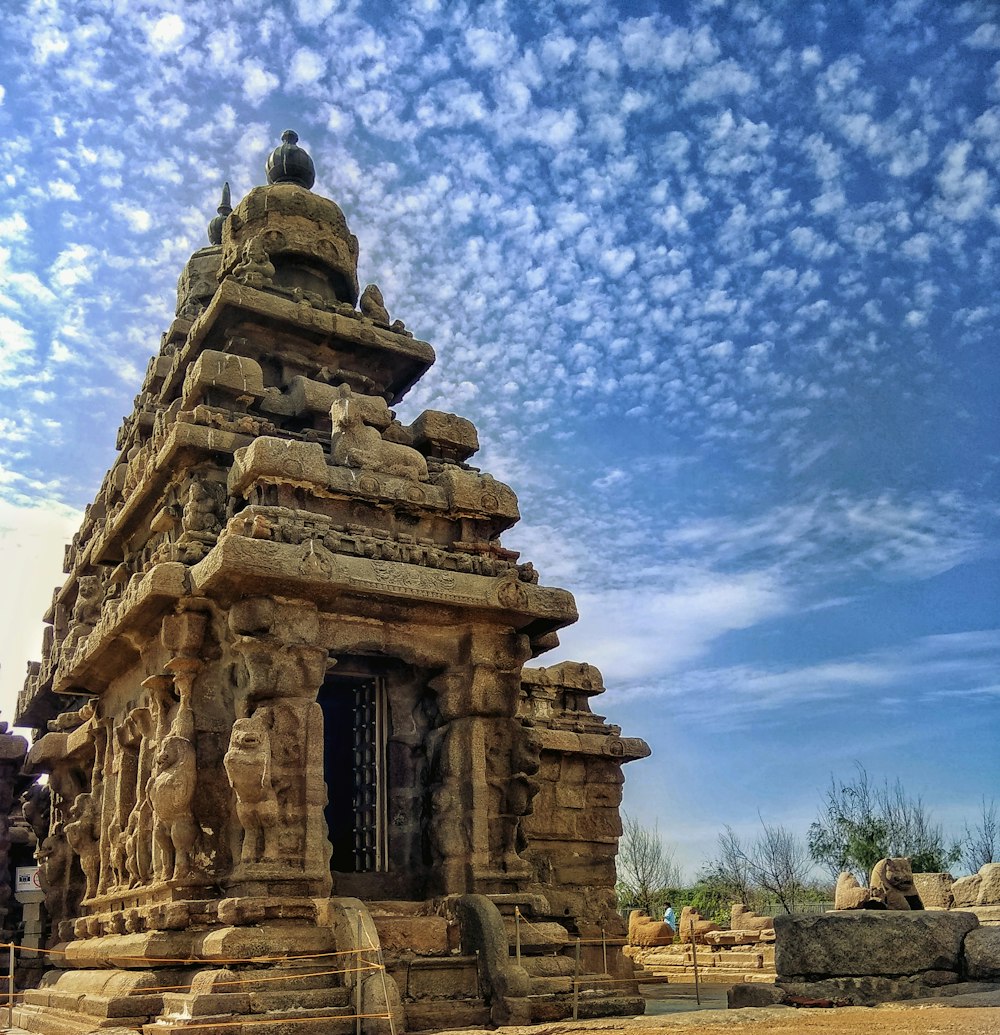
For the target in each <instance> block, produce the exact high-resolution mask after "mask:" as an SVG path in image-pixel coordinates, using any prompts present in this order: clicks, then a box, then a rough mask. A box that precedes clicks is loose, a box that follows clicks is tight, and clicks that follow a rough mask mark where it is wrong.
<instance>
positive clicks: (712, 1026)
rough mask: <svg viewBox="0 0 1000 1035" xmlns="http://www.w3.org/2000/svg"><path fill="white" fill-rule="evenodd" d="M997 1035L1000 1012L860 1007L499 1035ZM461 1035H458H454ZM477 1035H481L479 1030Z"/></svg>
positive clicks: (569, 1025) (699, 1014)
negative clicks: (815, 1034) (800, 1034)
mask: <svg viewBox="0 0 1000 1035" xmlns="http://www.w3.org/2000/svg"><path fill="white" fill-rule="evenodd" d="M684 1032H691V1033H692V1035H736V1033H739V1035H771V1033H772V1032H773V1033H787V1035H798V1033H799V1032H802V1033H803V1035H811V1033H813V1032H815V1033H817V1035H821V1033H828V1035H880V1033H886V1035H888V1033H892V1035H997V1033H998V1032H1000V1006H992V1007H989V1006H984V1007H965V1008H958V1007H953V1006H925V1007H917V1006H908V1007H900V1006H891V1007H878V1008H876V1009H866V1008H864V1007H860V1006H851V1007H842V1008H839V1009H832V1010H806V1009H801V1010H793V1009H789V1008H788V1007H767V1008H764V1009H754V1010H726V1011H722V1010H702V1011H693V1012H690V1013H680V1014H674V1015H670V1016H661V1017H633V1018H615V1019H613V1020H603V1021H599V1020H594V1021H579V1022H577V1023H573V1022H572V1021H558V1022H555V1023H553V1024H538V1025H532V1026H531V1027H511V1028H500V1029H499V1033H498V1035H578V1033H579V1035H602V1033H606V1035H633V1033H634V1035H658V1033H662V1035H682V1033H684ZM450 1035H457V1033H454V1032H453V1033H450ZM470 1035H471V1033H470ZM475 1035H482V1031H481V1030H479V1029H477V1030H476V1032H475Z"/></svg>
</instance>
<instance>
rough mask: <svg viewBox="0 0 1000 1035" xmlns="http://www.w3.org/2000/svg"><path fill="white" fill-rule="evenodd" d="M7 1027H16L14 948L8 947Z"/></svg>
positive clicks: (11, 945)
mask: <svg viewBox="0 0 1000 1035" xmlns="http://www.w3.org/2000/svg"><path fill="white" fill-rule="evenodd" d="M7 963H8V966H7V1027H8V1028H13V1027H14V946H13V944H10V945H8V946H7Z"/></svg>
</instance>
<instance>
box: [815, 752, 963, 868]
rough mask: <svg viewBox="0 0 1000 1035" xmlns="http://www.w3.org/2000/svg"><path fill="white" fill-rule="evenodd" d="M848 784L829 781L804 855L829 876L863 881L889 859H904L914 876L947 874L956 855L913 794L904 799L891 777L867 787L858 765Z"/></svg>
mask: <svg viewBox="0 0 1000 1035" xmlns="http://www.w3.org/2000/svg"><path fill="white" fill-rule="evenodd" d="M857 770H858V775H857V777H856V778H855V779H854V781H853V782H851V783H838V782H837V781H836V780H835V779H834V778H833V777H832V776H831V777H830V787H829V789H828V790H827V792H826V798H825V800H824V802H823V806H822V808H821V811H820V815H819V818H818V819H817V820H816V821H815V822H814V823H812V824H811V825H810V827H809V854H810V855H811V856H812V858H813V860H814V861H815V862H817V863H819V864H820V865H822V866H825V867H826V868H827V869H828V870H829V872H830V874H831V875H832V876H834V877H835V876H836V875H837V874H839V873H841V872H842V871H844V870H847V871H849V872H851V873H853V874H854V875H855V876H856V877H857V878H858V879H859V880H861V881H862V882H863V883H867V881H868V875H869V874H870V873H871V870H872V867H873V866H874V865H875V863H877V862H878V861H879V859H885V858H888V857H891V856H908V857H909V859H910V861H911V862H912V864H913V870H914V872H915V873H936V872H940V871H943V870H947V869H948V867H949V866H950V865H951V864H952V863H954V862H957V861H958V859H959V858H960V856H961V854H962V850H961V846H960V845H959V844H957V843H955V844H951V845H948V844H946V843H945V838H944V833H943V831H942V829H941V826H940V825H939V824H937V823H934V822H932V821H931V816H930V812H929V811H928V809H927V808H926V806H925V805H924V803H923V801H922V800H921V799H920V797H919V796H917V797H916V798H913V797H910V796H909V795H908V794H907V793H906V791H905V789H904V788H903V785H902V783H901V782H900V781H899V780H898V779H897V780H896V782H895V783H894V784H892V785H890V784H889V782H888V780H886V781H884V782H883V783H882V784H881V786H879V785H876V784H874V783H872V781H871V779H870V778H869V776H868V772H867V770H866V769H865V767H864V766H863V765H861V764H860V763H857Z"/></svg>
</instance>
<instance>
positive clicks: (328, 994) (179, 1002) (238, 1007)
mask: <svg viewBox="0 0 1000 1035" xmlns="http://www.w3.org/2000/svg"><path fill="white" fill-rule="evenodd" d="M348 1006H350V990H349V989H346V988H333V989H331V988H314V989H299V990H297V991H292V992H278V991H273V990H272V991H267V992H165V993H164V994H163V1013H164V1014H168V1015H175V1016H178V1015H179V1016H182V1017H207V1016H209V1015H211V1014H234V1015H239V1014H259V1013H270V1012H278V1013H281V1012H284V1011H288V1010H298V1009H316V1010H322V1009H343V1008H346V1007H348Z"/></svg>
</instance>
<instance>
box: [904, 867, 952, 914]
mask: <svg viewBox="0 0 1000 1035" xmlns="http://www.w3.org/2000/svg"><path fill="white" fill-rule="evenodd" d="M954 882H955V878H954V877H952V875H951V874H950V873H915V874H914V875H913V884H914V886H915V887H916V889H917V894H918V895H919V896H920V901H921V902H923V904H924V909H951V907H952V906H953V905H954V904H955V896H954V895H953V894H952V891H951V886H952V884H954Z"/></svg>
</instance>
